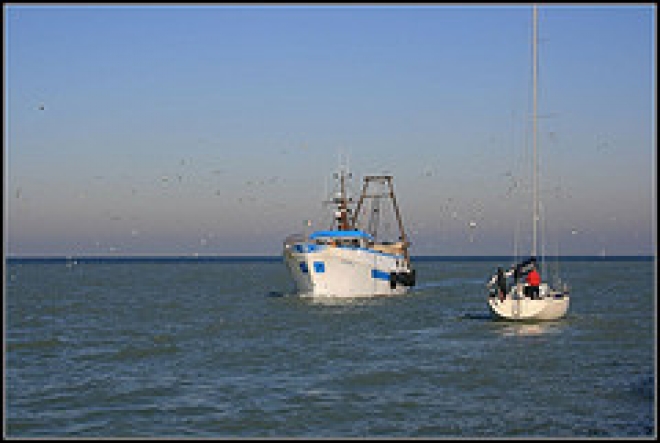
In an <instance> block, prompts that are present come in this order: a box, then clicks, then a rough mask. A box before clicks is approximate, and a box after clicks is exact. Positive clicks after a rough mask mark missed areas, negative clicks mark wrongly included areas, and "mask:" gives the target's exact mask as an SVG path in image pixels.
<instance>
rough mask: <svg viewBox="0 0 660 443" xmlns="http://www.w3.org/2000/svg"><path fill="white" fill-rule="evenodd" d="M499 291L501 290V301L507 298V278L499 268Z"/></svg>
mask: <svg viewBox="0 0 660 443" xmlns="http://www.w3.org/2000/svg"><path fill="white" fill-rule="evenodd" d="M497 289H498V290H499V296H500V301H503V300H504V298H505V297H506V277H505V276H504V271H503V270H502V268H497Z"/></svg>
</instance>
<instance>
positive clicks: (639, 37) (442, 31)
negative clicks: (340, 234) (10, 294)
mask: <svg viewBox="0 0 660 443" xmlns="http://www.w3.org/2000/svg"><path fill="white" fill-rule="evenodd" d="M3 18H4V23H3V25H4V37H5V39H4V62H5V63H4V79H5V81H4V92H5V93H4V97H5V99H4V106H5V112H4V116H5V117H4V128H5V130H4V131H3V132H4V134H5V136H4V164H5V169H4V175H5V180H4V183H5V186H4V189H5V191H4V201H5V204H4V221H5V223H4V231H5V232H4V238H5V240H4V243H5V252H6V253H8V254H10V255H79V254H83V255H107V254H110V255H133V254H145V255H157V254H195V253H198V254H202V255H212V254H279V253H281V246H282V241H283V240H284V238H285V237H286V236H287V235H289V234H292V233H295V232H302V230H303V221H304V220H306V219H311V220H312V221H313V228H317V229H323V228H326V227H327V226H325V225H324V224H323V223H322V222H323V220H327V217H324V214H325V213H326V212H328V211H329V210H330V209H329V208H327V207H324V206H323V205H322V203H321V201H322V199H324V198H325V195H324V193H325V191H326V190H327V187H329V186H330V184H329V183H330V180H331V174H332V172H334V171H335V169H336V168H337V164H338V155H339V154H340V153H342V154H345V155H346V156H348V158H349V159H350V160H349V161H350V167H351V170H352V172H353V173H354V175H355V176H356V177H361V176H362V175H364V174H369V173H382V172H385V171H387V172H389V173H391V174H392V175H393V176H394V186H395V191H396V196H397V200H398V203H399V205H400V208H401V211H402V215H403V220H404V223H405V226H406V228H407V229H406V230H407V234H408V235H409V237H410V239H411V241H412V248H411V253H412V255H482V254H483V255H508V254H510V253H511V252H512V251H513V248H514V243H516V244H519V245H520V246H521V248H523V249H524V248H525V247H526V246H524V244H525V242H527V241H528V238H529V230H530V228H529V218H530V217H531V213H530V211H531V209H530V208H529V202H530V199H531V197H530V196H529V193H528V192H527V193H525V192H524V191H525V190H526V189H527V190H528V189H529V186H528V185H527V183H529V170H530V166H529V164H528V163H529V156H530V154H529V150H530V149H531V142H530V138H531V131H530V125H529V124H528V123H529V115H530V112H531V59H532V56H531V54H532V51H531V26H532V8H531V5H506V6H505V5H492V6H490V5H480V6H471V5H464V6H462V5H419V6H393V5H370V6H330V5H327V6H299V5H290V6H287V5H277V6H256V5H252V6H226V5H225V6H223V5H197V6H187V5H186V6H184V5H180V6H179V5H171V4H166V5H160V6H151V5H86V6H85V5H83V6H77V5H66V6H57V5H41V6H38V5H35V6H32V5H11V4H10V5H4V16H3ZM656 33H657V30H656V9H655V5H653V4H631V5H626V6H623V5H592V4H588V5H579V6H573V5H568V4H560V5H548V6H542V7H541V8H540V9H539V38H540V43H539V114H540V118H539V138H538V140H539V159H540V170H541V176H540V183H541V198H542V204H543V208H544V214H545V220H546V225H547V228H546V229H545V230H544V232H545V234H546V235H545V239H546V243H547V244H546V246H545V248H546V252H548V253H551V254H555V253H557V252H559V253H560V254H571V255H575V254H579V255H583V254H584V255H596V254H601V253H606V254H608V255H631V254H633V255H636V254H654V253H655V251H656V230H655V224H656V220H655V216H656V203H655V199H656V191H655V186H656V169H655V168H656V160H657V158H656V157H657V149H656V143H657V139H656V126H655V120H656V117H657V115H656V103H657V102H656V99H655V97H656V94H657V90H656V86H657V84H656V75H657V74H656V50H657V49H656V47H655V41H656V37H657V34H656ZM326 182H328V185H326ZM354 188H355V189H356V190H359V188H360V183H359V182H356V183H355V186H354ZM521 190H522V191H521ZM471 221H473V222H475V223H476V227H475V228H470V222H471ZM519 223H522V225H520V226H521V227H520V228H518V229H517V228H516V226H518V225H519ZM525 223H527V225H525ZM516 232H517V233H518V234H515V233H516ZM514 237H515V239H514Z"/></svg>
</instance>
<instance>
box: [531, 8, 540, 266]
mask: <svg viewBox="0 0 660 443" xmlns="http://www.w3.org/2000/svg"><path fill="white" fill-rule="evenodd" d="M532 11H533V27H532V33H533V35H532V59H533V60H532V77H533V111H532V128H533V129H532V133H533V135H532V137H533V142H532V143H533V149H534V153H533V157H534V160H533V161H534V164H533V166H532V188H533V190H532V193H533V203H532V206H533V216H532V257H536V253H537V230H538V218H539V208H538V158H537V128H536V120H537V114H536V112H537V110H536V106H537V77H538V52H537V43H538V42H537V39H538V28H537V20H538V13H537V10H536V5H533V10H532Z"/></svg>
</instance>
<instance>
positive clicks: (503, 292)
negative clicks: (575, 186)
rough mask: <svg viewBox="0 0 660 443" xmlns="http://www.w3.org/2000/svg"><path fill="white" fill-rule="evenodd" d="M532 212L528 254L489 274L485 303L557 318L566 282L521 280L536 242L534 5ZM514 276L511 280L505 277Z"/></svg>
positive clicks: (503, 313)
mask: <svg viewBox="0 0 660 443" xmlns="http://www.w3.org/2000/svg"><path fill="white" fill-rule="evenodd" d="M532 33H533V36H532V45H533V83H534V84H533V115H532V124H533V151H534V152H533V169H532V171H533V173H532V174H533V179H532V195H533V202H532V206H533V211H532V212H533V216H532V250H531V257H530V258H529V259H528V260H526V261H524V262H522V263H519V264H517V265H515V266H513V267H511V268H510V269H508V270H507V271H503V270H502V269H501V268H500V269H498V272H497V273H496V274H495V275H493V276H492V278H491V279H490V281H489V282H488V284H487V287H488V288H489V294H488V306H489V308H490V310H491V312H492V313H493V315H494V317H495V318H497V319H505V320H519V321H530V320H531V321H534V320H556V319H559V318H561V317H563V316H565V315H566V312H567V311H568V305H569V302H570V295H569V290H568V286H567V285H566V283H563V284H562V287H561V289H558V288H553V287H552V286H551V285H550V284H548V283H546V282H543V281H541V282H540V284H539V285H538V294H535V293H533V292H532V291H530V289H531V288H530V285H529V284H528V283H527V282H524V281H522V280H521V277H523V276H524V275H525V274H527V273H528V272H529V271H530V270H531V269H532V268H534V267H535V265H536V257H537V243H538V235H537V233H538V229H537V228H538V221H539V200H538V157H537V149H538V146H537V145H538V142H537V120H538V116H537V109H536V108H537V74H538V73H537V68H538V50H537V43H538V12H537V9H536V5H534V7H533V32H532ZM510 277H513V282H512V284H509V282H508V281H507V280H508V279H509V278H510Z"/></svg>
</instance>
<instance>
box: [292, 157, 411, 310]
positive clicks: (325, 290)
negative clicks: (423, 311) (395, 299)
mask: <svg viewBox="0 0 660 443" xmlns="http://www.w3.org/2000/svg"><path fill="white" fill-rule="evenodd" d="M350 176H351V175H350V173H348V171H347V170H345V169H344V167H340V171H339V172H338V173H337V174H335V178H336V179H337V180H338V182H339V189H338V190H337V192H336V193H335V194H334V196H333V198H332V199H331V201H330V203H331V204H332V205H334V206H335V213H334V216H335V217H334V220H333V222H332V226H331V228H330V229H329V230H321V231H315V232H313V233H311V234H310V235H301V234H297V235H293V236H289V237H287V239H286V240H285V241H284V251H283V255H284V262H285V264H286V266H287V268H288V270H289V273H290V274H291V276H292V278H293V281H294V282H295V286H296V289H297V292H298V293H299V294H301V295H309V296H332V297H358V296H374V295H400V294H405V293H406V292H407V291H408V289H409V288H410V287H412V286H414V285H415V271H414V270H413V269H412V267H411V263H410V256H409V254H408V246H409V243H408V241H407V239H406V235H405V231H404V229H403V223H402V220H401V216H400V214H399V209H398V206H397V204H396V199H395V197H394V189H393V185H392V176H390V175H372V176H366V177H364V186H363V189H362V193H361V195H360V199H359V201H358V202H357V205H356V206H355V208H351V206H352V203H353V200H352V199H351V198H350V197H349V196H348V195H347V192H346V179H347V178H348V177H350ZM374 189H377V190H376V191H375V190H374ZM378 189H380V190H381V192H378ZM382 198H388V199H390V200H391V202H392V206H393V210H394V214H395V216H396V219H397V223H398V228H399V237H398V238H397V239H396V240H395V241H379V239H378V235H379V232H378V230H377V226H379V225H380V223H379V222H378V221H379V220H378V219H379V217H380V204H379V203H378V204H376V205H373V208H372V210H371V211H365V209H366V208H367V205H366V201H367V200H369V199H372V200H373V199H375V200H376V201H380V199H382ZM361 215H364V217H362V219H361V218H360V216H361Z"/></svg>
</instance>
